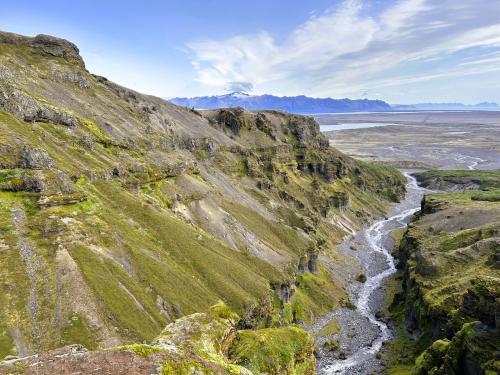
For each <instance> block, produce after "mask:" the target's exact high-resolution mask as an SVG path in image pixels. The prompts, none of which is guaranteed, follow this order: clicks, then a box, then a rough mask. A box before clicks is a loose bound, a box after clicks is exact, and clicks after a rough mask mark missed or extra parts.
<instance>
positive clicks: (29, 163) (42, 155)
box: [20, 145, 54, 169]
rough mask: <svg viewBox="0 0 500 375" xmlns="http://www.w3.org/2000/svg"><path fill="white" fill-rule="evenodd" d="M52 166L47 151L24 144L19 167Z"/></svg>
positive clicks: (49, 167)
mask: <svg viewBox="0 0 500 375" xmlns="http://www.w3.org/2000/svg"><path fill="white" fill-rule="evenodd" d="M53 166H54V162H53V161H52V158H51V157H50V156H49V154H48V153H47V151H45V150H42V149H40V148H35V147H31V146H28V145H25V146H24V147H23V149H22V150H21V163H20V167H21V168H26V169H51V168H52V167H53Z"/></svg>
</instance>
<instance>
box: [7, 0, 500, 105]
mask: <svg viewBox="0 0 500 375" xmlns="http://www.w3.org/2000/svg"><path fill="white" fill-rule="evenodd" d="M0 29H1V30H4V31H11V32H17V33H20V34H25V35H36V34H39V33H44V34H51V35H56V36H60V37H63V38H66V39H69V40H71V41H72V42H74V43H76V44H77V45H78V46H79V48H80V51H81V54H82V56H83V57H84V59H85V61H86V64H87V68H88V69H89V70H90V71H91V72H92V73H96V74H100V75H104V76H106V77H108V78H109V79H111V80H113V81H115V82H117V83H120V84H122V85H125V86H128V87H130V88H134V89H136V90H138V91H141V92H145V93H149V94H153V95H157V96H162V97H172V96H195V95H211V94H220V93H224V92H227V91H230V90H233V89H237V88H244V89H246V90H252V93H254V94H263V93H269V94H275V95H299V94H305V95H308V96H315V97H327V96H330V97H335V98H340V97H350V98H364V97H368V98H377V99H383V100H386V101H388V102H391V103H413V102H428V101H433V102H455V101H461V102H465V103H476V102H481V101H496V102H499V103H500V0H488V1H487V0H474V1H468V0H467V1H465V0H463V1H458V0H440V1H435V0H398V1H389V0H378V1H377V0H345V1H344V0H342V1H325V0H309V1H303V0H302V1H295V0H293V1H292V0H287V1H285V0H280V1H278V0H274V1H273V0H267V1H261V0H254V1H236V0H232V1H230V0H205V1H202V0H199V1H194V0H184V1H175V0H172V1H141V2H139V1H117V0H114V1H113V0H112V1H106V0H101V1H95V0H90V1H83V0H82V1H55V0H53V1H50V0H47V1H43V0H39V1H34V0H33V1H25V0H17V1H7V2H3V4H2V9H1V12H0Z"/></svg>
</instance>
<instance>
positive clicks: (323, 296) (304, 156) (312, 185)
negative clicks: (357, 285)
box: [0, 33, 405, 363]
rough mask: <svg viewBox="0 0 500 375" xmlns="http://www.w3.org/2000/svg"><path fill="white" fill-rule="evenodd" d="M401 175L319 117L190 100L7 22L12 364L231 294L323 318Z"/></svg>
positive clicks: (273, 317)
mask: <svg viewBox="0 0 500 375" xmlns="http://www.w3.org/2000/svg"><path fill="white" fill-rule="evenodd" d="M404 183H405V180H404V178H403V176H402V175H401V174H400V173H398V172H397V171H396V170H394V169H392V168H389V167H383V166H375V165H371V164H366V163H360V162H357V161H355V160H353V159H351V158H349V157H347V156H346V155H343V154H342V153H340V152H339V151H337V150H335V149H333V148H331V147H330V146H329V144H328V141H327V140H326V138H325V137H324V136H323V135H322V134H321V133H320V132H319V126H318V124H317V123H316V122H315V121H314V120H313V119H312V118H310V117H304V116H296V115H289V114H287V113H284V112H277V111H264V112H248V111H244V110H242V109H239V108H230V109H220V110H213V111H205V112H198V111H194V110H190V109H188V108H183V107H179V106H176V105H174V104H171V103H169V102H167V101H164V100H162V99H159V98H156V97H152V96H147V95H143V94H140V93H137V92H135V91H132V90H129V89H126V88H124V87H121V86H118V85H116V84H114V83H112V82H110V81H108V80H107V79H106V78H103V77H99V76H95V75H92V74H90V73H89V72H88V71H87V70H86V69H85V65H84V62H83V60H82V58H81V57H80V55H79V53H78V49H77V47H76V46H74V45H73V44H72V43H70V42H68V41H65V40H62V39H58V38H54V37H50V36H44V35H39V36H37V37H34V38H28V37H23V36H19V35H15V34H10V33H0V285H1V288H2V291H1V293H0V359H1V358H4V357H5V356H8V355H18V356H25V355H29V354H32V353H37V352H41V351H46V350H50V349H54V348H58V347H61V346H64V345H67V344H82V345H84V346H85V347H87V348H88V349H97V348H104V347H113V346H116V345H123V344H127V343H133V342H144V341H145V342H150V341H151V340H152V339H154V338H155V337H157V336H158V335H159V333H160V332H161V331H162V329H163V328H164V327H165V326H166V325H167V324H169V323H171V322H173V321H175V320H176V319H178V318H181V317H183V316H186V315H189V314H193V313H198V312H200V311H205V310H206V309H207V308H208V307H209V306H212V305H214V304H216V303H218V301H224V303H225V304H227V306H228V307H229V308H230V309H231V310H232V311H234V312H235V313H237V314H238V316H239V319H238V323H237V325H238V327H239V328H240V329H256V328H266V329H267V328H273V327H282V326H286V325H289V324H292V323H298V322H301V321H311V320H312V319H313V318H314V317H315V316H317V315H318V314H322V313H325V312H326V311H328V310H330V309H332V308H335V307H336V306H339V305H340V304H346V303H348V300H347V293H346V291H345V290H343V289H342V288H340V287H338V286H337V285H335V284H334V283H333V281H332V278H331V271H330V269H329V268H328V264H329V262H330V261H334V260H335V259H336V257H338V256H340V255H339V254H337V253H336V251H335V245H336V244H337V243H338V242H339V241H340V240H341V239H342V238H343V237H344V236H346V235H348V234H349V233H351V232H352V231H354V230H355V229H356V228H358V227H359V226H360V225H362V224H363V223H365V222H367V221H368V220H369V219H370V218H371V217H372V216H374V215H380V214H381V213H383V212H384V210H385V209H386V208H387V206H388V205H389V204H390V203H391V202H394V201H397V200H398V199H399V197H400V196H401V195H402V194H403V193H404ZM292 333H293V332H292ZM248 337H249V336H245V335H241V337H240V339H239V342H241V343H242V345H244V347H243V349H242V350H238V351H235V354H234V355H235V356H236V358H237V359H238V361H243V362H245V361H247V359H245V358H247V357H248V355H249V354H248V349H247V348H248V346H246V344H244V343H245V341H246V340H248V339H247V338H248ZM245 363H246V362H245Z"/></svg>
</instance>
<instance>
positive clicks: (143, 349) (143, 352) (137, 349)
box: [117, 344, 161, 358]
mask: <svg viewBox="0 0 500 375" xmlns="http://www.w3.org/2000/svg"><path fill="white" fill-rule="evenodd" d="M117 349H118V350H128V351H131V352H133V353H135V354H137V355H140V356H141V357H145V358H147V357H149V356H150V355H151V354H153V353H158V352H160V351H161V348H158V347H155V346H151V345H146V344H130V345H124V346H119V347H118V348H117Z"/></svg>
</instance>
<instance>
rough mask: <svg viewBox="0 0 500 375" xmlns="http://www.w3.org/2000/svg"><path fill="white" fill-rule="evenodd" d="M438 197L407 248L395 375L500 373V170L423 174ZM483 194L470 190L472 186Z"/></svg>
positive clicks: (395, 309)
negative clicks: (499, 310) (499, 318)
mask: <svg viewBox="0 0 500 375" xmlns="http://www.w3.org/2000/svg"><path fill="white" fill-rule="evenodd" d="M417 178H418V179H419V180H420V181H422V183H423V184H424V185H426V186H434V187H436V186H441V187H442V186H446V187H447V188H448V189H449V190H451V192H441V193H432V194H428V195H426V196H425V198H424V200H423V201H422V211H421V214H420V216H418V217H417V218H416V219H415V220H414V222H413V223H411V224H410V226H409V227H408V230H407V231H406V233H405V234H404V236H403V238H402V241H401V244H400V247H399V250H398V257H399V267H400V268H401V272H402V277H403V290H402V292H401V293H399V294H398V295H396V298H395V301H394V303H393V305H392V314H393V317H395V318H396V319H398V320H399V323H400V327H399V333H400V335H399V338H398V339H397V340H396V342H393V343H392V344H391V345H390V346H391V347H392V348H393V351H392V352H391V353H389V362H390V363H391V365H392V366H391V369H392V370H391V371H390V372H389V373H393V374H406V373H407V374H410V373H411V374H418V375H420V374H422V375H423V374H498V373H499V371H500V357H499V352H498V348H499V347H500V339H499V338H500V335H499V320H498V308H499V302H500V201H499V200H498V193H499V192H500V172H499V171H431V172H425V173H422V174H418V175H417ZM471 184H473V185H474V186H475V188H478V189H481V190H470V189H472V188H473V187H472V185H471Z"/></svg>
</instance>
